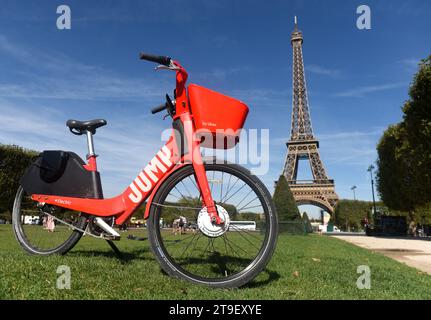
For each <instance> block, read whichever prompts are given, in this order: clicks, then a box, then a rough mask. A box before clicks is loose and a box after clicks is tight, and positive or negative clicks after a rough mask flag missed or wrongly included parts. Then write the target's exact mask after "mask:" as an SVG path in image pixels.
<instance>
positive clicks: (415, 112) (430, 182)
mask: <svg viewBox="0 0 431 320" xmlns="http://www.w3.org/2000/svg"><path fill="white" fill-rule="evenodd" d="M409 96H410V99H409V100H408V101H406V102H405V104H404V106H403V108H402V110H403V113H404V116H403V121H401V122H400V123H399V124H397V125H395V126H391V127H389V128H388V129H387V130H386V131H385V132H384V134H383V137H382V138H381V140H380V142H379V144H378V147H377V151H378V161H377V164H378V172H377V190H378V192H379V194H380V196H381V198H382V200H383V201H384V203H385V204H386V205H387V206H388V207H389V208H390V209H392V210H394V209H395V210H403V211H409V212H410V213H411V214H412V215H413V212H414V211H417V210H419V211H421V215H429V216H431V209H429V208H431V205H430V204H431V199H430V196H429V195H430V194H431V56H430V57H428V58H427V59H425V60H423V61H422V62H421V63H420V65H419V71H418V72H417V74H416V75H415V77H414V79H413V82H412V84H411V86H410V90H409Z"/></svg>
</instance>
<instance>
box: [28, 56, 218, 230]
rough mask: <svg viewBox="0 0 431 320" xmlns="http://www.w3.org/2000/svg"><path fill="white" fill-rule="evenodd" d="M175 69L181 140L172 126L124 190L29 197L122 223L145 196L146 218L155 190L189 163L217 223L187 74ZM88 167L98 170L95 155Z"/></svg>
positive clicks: (91, 169) (211, 214)
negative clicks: (98, 195)
mask: <svg viewBox="0 0 431 320" xmlns="http://www.w3.org/2000/svg"><path fill="white" fill-rule="evenodd" d="M174 64H175V66H176V67H178V69H177V70H176V106H175V108H176V112H175V115H174V117H173V119H174V121H181V123H182V125H183V128H184V141H177V139H178V135H176V134H175V130H173V132H172V135H171V137H170V138H169V140H168V142H167V143H166V145H165V146H163V147H162V149H161V150H160V151H159V152H158V153H157V155H156V156H155V157H154V158H153V159H152V160H151V161H150V162H149V164H148V165H147V166H146V167H145V168H144V169H143V170H142V171H141V172H140V173H139V175H138V176H137V177H136V179H135V180H134V181H133V182H132V183H131V184H130V185H129V187H127V188H126V190H125V191H124V192H123V193H122V194H120V195H118V196H116V197H114V198H110V199H83V198H71V197H62V196H52V195H41V194H34V195H32V196H31V198H32V199H33V200H34V201H38V202H39V203H45V204H51V205H55V206H58V207H63V208H66V209H70V210H75V211H79V212H83V213H86V214H90V215H93V216H98V217H115V218H116V219H115V221H116V224H117V225H121V224H123V223H125V222H126V221H127V219H128V218H130V217H131V216H132V215H133V213H134V212H135V211H136V210H137V209H138V208H139V207H140V206H141V204H142V203H144V202H145V201H146V200H147V199H148V202H147V206H146V208H145V214H144V219H148V217H149V214H150V208H151V206H152V205H153V203H152V201H153V198H154V195H155V194H156V192H157V190H158V189H159V188H160V186H161V185H162V184H163V182H164V181H165V180H166V178H167V177H169V176H170V175H171V174H172V173H174V172H175V171H176V170H178V169H180V168H182V167H183V166H185V165H189V164H192V165H193V168H194V171H195V178H196V183H197V187H198V188H199V190H200V193H201V197H202V202H203V205H204V206H205V207H207V210H208V214H209V215H210V217H211V218H212V219H214V220H215V222H216V223H217V224H220V223H221V221H220V217H219V216H218V214H217V209H216V206H215V204H214V201H213V199H212V196H211V191H210V187H209V184H208V179H207V176H206V172H205V167H204V163H203V161H202V157H201V153H200V141H199V140H198V139H197V138H196V136H195V126H194V124H193V120H192V119H193V115H192V113H191V109H190V106H189V101H188V97H187V92H186V89H185V88H186V87H185V85H186V82H187V78H188V74H187V72H186V70H185V69H184V68H183V67H182V66H181V65H180V64H179V63H178V62H176V61H175V62H174ZM184 142H186V143H187V146H188V148H187V149H188V152H187V154H184V155H183V154H181V148H180V147H179V146H181V144H182V143H184ZM84 168H85V169H86V170H88V171H97V162H96V157H95V156H90V157H89V159H88V163H87V164H86V165H85V166H84Z"/></svg>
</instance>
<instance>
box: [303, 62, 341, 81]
mask: <svg viewBox="0 0 431 320" xmlns="http://www.w3.org/2000/svg"><path fill="white" fill-rule="evenodd" d="M305 68H306V71H308V72H311V73H314V74H318V75H323V76H329V77H334V78H335V77H339V76H340V75H341V71H340V70H336V69H328V68H325V67H323V66H319V65H315V64H310V65H308V66H306V67H305Z"/></svg>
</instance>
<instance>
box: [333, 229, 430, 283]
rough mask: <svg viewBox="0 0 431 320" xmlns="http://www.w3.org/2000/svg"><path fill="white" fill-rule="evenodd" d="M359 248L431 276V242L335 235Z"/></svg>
mask: <svg viewBox="0 0 431 320" xmlns="http://www.w3.org/2000/svg"><path fill="white" fill-rule="evenodd" d="M333 237H334V238H337V239H341V240H345V241H347V242H350V243H353V244H355V245H357V246H359V247H362V248H366V249H370V250H372V251H376V252H380V253H382V254H384V255H385V256H388V257H390V258H392V259H395V260H397V261H400V262H403V263H405V264H407V265H408V266H411V267H414V268H416V269H419V270H421V271H423V272H426V273H428V274H431V241H430V240H420V239H412V238H383V237H367V236H357V235H356V236H350V235H333Z"/></svg>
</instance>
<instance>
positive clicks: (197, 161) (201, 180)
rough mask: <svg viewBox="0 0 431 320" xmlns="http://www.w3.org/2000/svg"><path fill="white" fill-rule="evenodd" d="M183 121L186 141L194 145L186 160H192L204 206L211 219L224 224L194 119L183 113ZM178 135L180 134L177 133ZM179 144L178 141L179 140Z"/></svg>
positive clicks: (218, 223)
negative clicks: (196, 132)
mask: <svg viewBox="0 0 431 320" xmlns="http://www.w3.org/2000/svg"><path fill="white" fill-rule="evenodd" d="M180 119H181V122H182V123H183V126H184V133H185V138H186V141H188V143H189V145H191V146H192V148H191V151H189V153H188V155H187V156H186V157H185V160H190V161H191V162H192V165H193V169H194V171H195V178H196V183H197V187H198V188H199V191H200V193H201V197H202V202H203V204H204V207H206V208H207V211H208V214H209V216H210V218H211V221H212V222H213V223H215V224H217V225H220V224H223V223H224V221H222V220H221V219H220V216H219V214H218V212H217V206H216V205H215V202H214V199H213V197H212V194H211V189H210V186H209V182H208V178H207V175H206V171H205V165H204V162H203V160H202V155H201V150H200V140H199V139H198V138H197V137H196V135H195V133H194V132H195V131H194V128H193V121H192V119H191V116H190V114H187V113H186V114H182V115H181V116H180ZM175 136H176V137H178V135H175ZM177 146H178V141H177Z"/></svg>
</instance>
